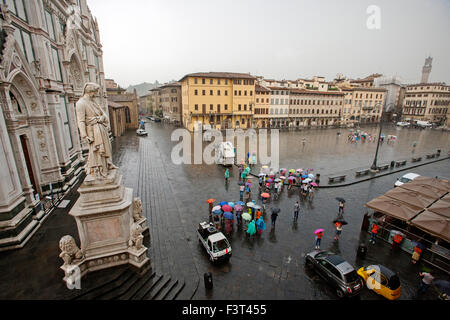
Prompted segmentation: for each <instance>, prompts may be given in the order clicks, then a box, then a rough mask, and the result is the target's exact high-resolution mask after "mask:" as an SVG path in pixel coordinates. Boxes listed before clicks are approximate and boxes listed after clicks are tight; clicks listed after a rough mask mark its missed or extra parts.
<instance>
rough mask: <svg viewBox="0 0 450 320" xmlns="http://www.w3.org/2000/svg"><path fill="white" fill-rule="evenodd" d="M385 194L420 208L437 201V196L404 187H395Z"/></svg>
mask: <svg viewBox="0 0 450 320" xmlns="http://www.w3.org/2000/svg"><path fill="white" fill-rule="evenodd" d="M384 195H385V196H387V197H390V198H393V199H395V200H400V201H403V202H405V203H408V204H411V205H413V206H416V207H418V208H426V207H428V206H429V205H430V204H432V203H433V202H434V201H436V198H433V197H429V196H427V195H424V194H422V193H419V192H416V191H411V190H407V189H402V188H394V189H392V190H390V191H388V192H386V193H385V194H384Z"/></svg>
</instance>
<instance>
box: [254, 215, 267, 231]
mask: <svg viewBox="0 0 450 320" xmlns="http://www.w3.org/2000/svg"><path fill="white" fill-rule="evenodd" d="M256 227H257V228H258V235H261V233H262V232H263V231H264V230H266V223H265V222H264V219H263V218H262V217H260V218H258V219H257V220H256Z"/></svg>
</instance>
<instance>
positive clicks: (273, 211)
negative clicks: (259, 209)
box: [272, 207, 281, 213]
mask: <svg viewBox="0 0 450 320" xmlns="http://www.w3.org/2000/svg"><path fill="white" fill-rule="evenodd" d="M280 211H281V210H280V208H277V207H275V208H272V213H278V212H280Z"/></svg>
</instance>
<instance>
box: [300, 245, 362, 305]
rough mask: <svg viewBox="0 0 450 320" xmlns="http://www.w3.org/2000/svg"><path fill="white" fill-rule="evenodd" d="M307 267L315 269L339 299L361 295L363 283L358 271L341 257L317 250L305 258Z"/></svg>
mask: <svg viewBox="0 0 450 320" xmlns="http://www.w3.org/2000/svg"><path fill="white" fill-rule="evenodd" d="M305 259H306V261H305V265H306V267H308V268H311V269H314V270H315V271H316V272H317V273H318V274H319V275H320V276H321V277H322V278H323V279H324V280H325V281H326V282H327V283H329V284H330V285H331V286H332V287H333V288H334V289H335V290H336V294H337V296H338V297H339V298H344V297H353V296H357V295H359V294H360V292H361V289H362V288H363V282H362V280H361V278H360V277H359V276H358V274H357V273H356V270H355V269H354V268H353V267H352V266H351V265H350V264H349V263H348V262H347V261H345V260H344V259H343V258H342V257H341V256H339V255H337V254H335V253H332V252H330V251H324V250H316V251H313V252H310V253H308V254H307V255H306V257H305Z"/></svg>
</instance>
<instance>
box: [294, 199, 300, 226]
mask: <svg viewBox="0 0 450 320" xmlns="http://www.w3.org/2000/svg"><path fill="white" fill-rule="evenodd" d="M299 209H300V204H299V203H298V201H296V202H295V205H294V221H295V222H297V219H298V211H299Z"/></svg>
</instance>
